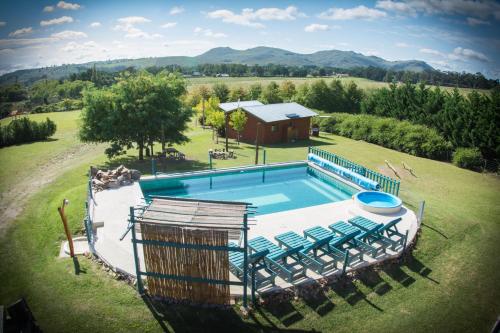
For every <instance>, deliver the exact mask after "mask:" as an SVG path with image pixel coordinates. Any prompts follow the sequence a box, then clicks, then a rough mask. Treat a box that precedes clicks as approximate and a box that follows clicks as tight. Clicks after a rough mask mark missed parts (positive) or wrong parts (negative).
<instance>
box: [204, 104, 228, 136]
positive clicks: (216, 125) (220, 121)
mask: <svg viewBox="0 0 500 333" xmlns="http://www.w3.org/2000/svg"><path fill="white" fill-rule="evenodd" d="M225 123H226V118H225V115H224V112H223V111H212V112H210V113H209V114H208V116H207V124H209V125H210V126H212V129H213V130H214V131H215V134H216V137H217V143H219V136H220V134H221V132H222V131H223V130H224V125H225Z"/></svg>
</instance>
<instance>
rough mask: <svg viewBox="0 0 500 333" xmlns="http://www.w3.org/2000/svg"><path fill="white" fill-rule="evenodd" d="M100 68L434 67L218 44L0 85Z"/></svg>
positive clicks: (39, 72)
mask: <svg viewBox="0 0 500 333" xmlns="http://www.w3.org/2000/svg"><path fill="white" fill-rule="evenodd" d="M94 64H95V65H96V67H97V68H98V69H100V70H108V71H118V70H123V69H125V68H127V67H135V68H145V67H150V66H167V65H179V66H196V65H199V64H247V65H267V64H276V65H287V66H330V67H337V68H353V67H369V66H372V67H378V68H384V69H393V70H397V71H403V70H405V71H414V72H421V71H424V70H433V68H432V67H431V66H429V65H428V64H427V63H425V62H424V61H419V60H408V61H388V60H385V59H382V58H379V57H375V56H365V55H363V54H361V53H356V52H352V51H339V50H328V51H318V52H315V53H311V54H301V53H295V52H291V51H287V50H283V49H278V48H272V47H264V46H259V47H254V48H251V49H248V50H235V49H232V48H230V47H217V48H214V49H211V50H209V51H207V52H205V53H203V54H200V55H198V56H195V57H187V56H175V57H157V58H140V59H118V60H109V61H97V62H89V63H85V64H71V65H62V66H53V67H44V68H36V69H24V70H18V71H15V72H12V73H8V74H5V75H2V76H1V77H0V84H2V83H9V82H14V81H16V80H17V81H18V82H22V83H27V82H34V81H37V80H40V79H42V78H47V79H60V78H63V77H67V76H69V75H70V74H73V73H79V72H82V71H85V70H87V69H88V68H90V67H92V66H93V65H94Z"/></svg>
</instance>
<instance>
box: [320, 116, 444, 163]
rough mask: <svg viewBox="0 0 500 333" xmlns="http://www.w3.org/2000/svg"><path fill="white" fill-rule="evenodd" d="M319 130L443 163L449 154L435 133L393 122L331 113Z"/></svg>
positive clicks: (392, 119)
mask: <svg viewBox="0 0 500 333" xmlns="http://www.w3.org/2000/svg"><path fill="white" fill-rule="evenodd" d="M321 129H322V130H323V131H325V132H329V133H334V134H338V135H341V136H345V137H348V138H351V139H355V140H364V141H367V142H370V143H374V144H377V145H380V146H383V147H387V148H390V149H394V150H398V151H402V152H405V153H408V154H411V155H415V156H422V157H428V158H433V159H447V158H448V156H449V153H450V151H451V144H450V143H449V142H448V141H446V140H445V139H444V138H443V137H442V136H441V135H440V134H439V133H438V132H437V131H436V130H435V129H432V128H428V127H426V126H423V125H415V124H412V123H410V122H408V121H400V120H397V119H394V118H383V117H377V116H370V115H351V114H347V113H333V114H332V116H331V117H330V118H325V119H324V120H323V121H322V123H321Z"/></svg>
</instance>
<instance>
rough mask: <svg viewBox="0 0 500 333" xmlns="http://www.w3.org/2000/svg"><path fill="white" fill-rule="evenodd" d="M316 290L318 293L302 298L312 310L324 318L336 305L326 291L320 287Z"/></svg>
mask: <svg viewBox="0 0 500 333" xmlns="http://www.w3.org/2000/svg"><path fill="white" fill-rule="evenodd" d="M316 290H317V292H315V293H310V294H308V295H303V296H302V297H301V298H302V300H303V301H304V303H305V304H306V305H307V306H308V307H310V308H311V310H313V311H314V312H316V313H317V314H318V315H319V316H321V317H323V316H325V315H326V314H328V313H329V312H330V311H332V310H333V309H334V308H335V304H333V302H332V301H331V300H330V298H328V296H327V294H326V293H325V291H324V290H322V289H321V288H319V287H318V288H317V289H316Z"/></svg>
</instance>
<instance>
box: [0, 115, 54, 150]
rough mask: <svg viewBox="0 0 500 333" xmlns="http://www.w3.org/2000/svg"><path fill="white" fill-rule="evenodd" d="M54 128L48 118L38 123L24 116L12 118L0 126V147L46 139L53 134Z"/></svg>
mask: <svg viewBox="0 0 500 333" xmlns="http://www.w3.org/2000/svg"><path fill="white" fill-rule="evenodd" d="M56 128H57V127H56V124H55V123H54V122H53V121H52V120H50V119H49V118H47V120H46V121H44V122H40V123H37V122H36V121H32V120H29V119H28V118H26V117H23V118H20V119H14V120H12V121H11V122H10V123H9V124H7V125H6V126H0V147H6V146H11V145H15V144H19V143H25V142H33V141H41V140H46V139H48V138H49V137H51V136H52V135H54V133H55V132H56Z"/></svg>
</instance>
